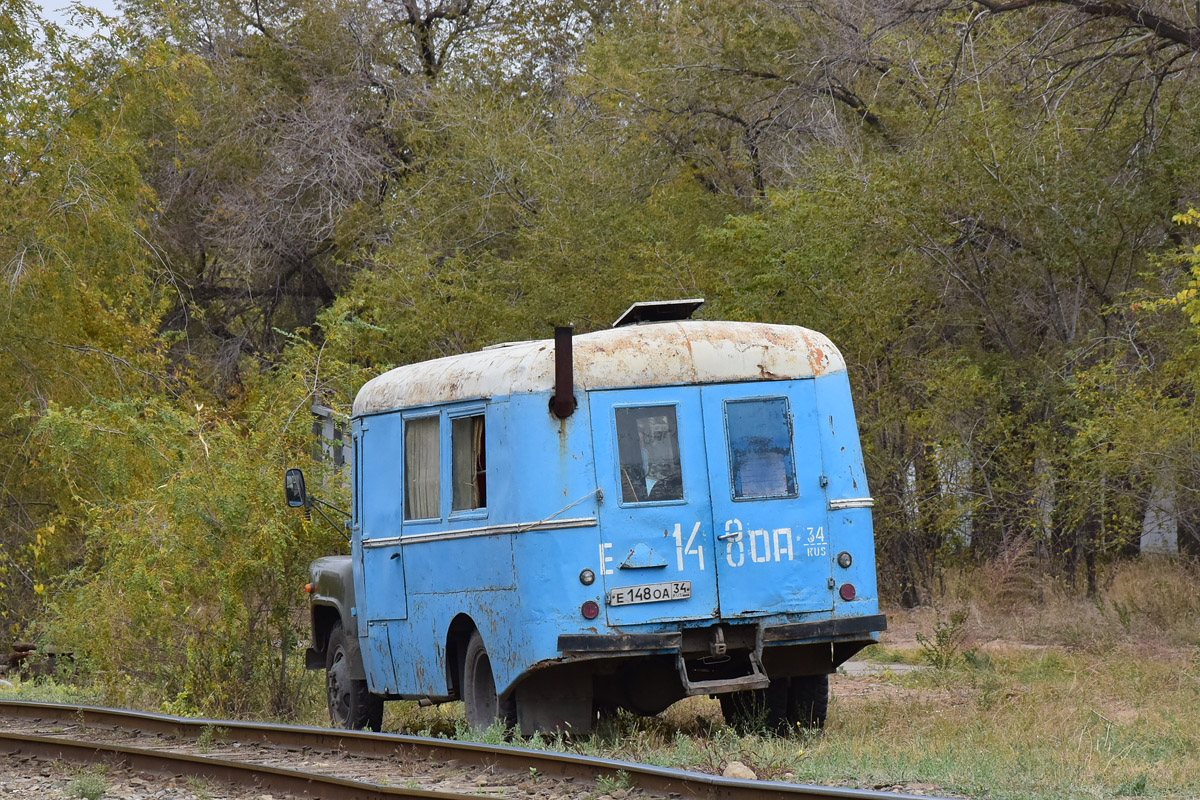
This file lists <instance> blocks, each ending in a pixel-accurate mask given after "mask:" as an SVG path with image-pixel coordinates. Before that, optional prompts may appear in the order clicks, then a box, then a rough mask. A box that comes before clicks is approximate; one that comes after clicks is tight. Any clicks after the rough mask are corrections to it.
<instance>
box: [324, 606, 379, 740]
mask: <svg viewBox="0 0 1200 800" xmlns="http://www.w3.org/2000/svg"><path fill="white" fill-rule="evenodd" d="M349 652H350V648H349V647H348V646H347V642H346V632H345V630H344V629H343V628H342V623H340V622H339V623H337V624H336V625H334V626H333V630H332V631H330V633H329V644H328V645H327V646H326V648H325V695H326V698H327V699H328V703H329V721H330V722H332V723H333V727H335V728H346V729H347V730H352V731H356V730H361V729H363V728H370V729H371V730H373V731H375V732H378V731H379V730H380V729H381V728H382V727H383V698H382V697H380V696H379V695H375V694H371V692H370V691H369V690H368V689H367V682H366V681H364V680H357V679H355V678H351V677H350V660H349V659H348V658H347V656H348V654H349Z"/></svg>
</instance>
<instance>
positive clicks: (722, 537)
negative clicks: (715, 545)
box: [717, 531, 742, 542]
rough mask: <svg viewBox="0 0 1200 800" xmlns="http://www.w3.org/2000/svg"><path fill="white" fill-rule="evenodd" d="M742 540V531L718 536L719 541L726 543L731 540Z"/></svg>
mask: <svg viewBox="0 0 1200 800" xmlns="http://www.w3.org/2000/svg"><path fill="white" fill-rule="evenodd" d="M740 538H742V532H741V531H730V532H729V533H722V534H721V535H720V536H718V537H717V541H718V542H724V541H728V540H729V539H740Z"/></svg>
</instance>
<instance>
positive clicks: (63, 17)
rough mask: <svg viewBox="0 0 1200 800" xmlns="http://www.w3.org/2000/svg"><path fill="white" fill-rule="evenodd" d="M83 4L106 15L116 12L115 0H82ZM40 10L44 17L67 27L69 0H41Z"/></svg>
mask: <svg viewBox="0 0 1200 800" xmlns="http://www.w3.org/2000/svg"><path fill="white" fill-rule="evenodd" d="M82 2H83V4H84V5H86V6H89V7H91V8H95V9H97V10H99V11H101V12H103V13H104V14H106V15H108V16H115V15H116V13H117V4H116V0H82ZM41 6H42V11H43V12H44V13H45V15H46V18H47V19H50V20H52V21H54V22H57V23H58V24H59V25H62V26H63V27H69V26H70V25H71V23H70V8H71V0H41Z"/></svg>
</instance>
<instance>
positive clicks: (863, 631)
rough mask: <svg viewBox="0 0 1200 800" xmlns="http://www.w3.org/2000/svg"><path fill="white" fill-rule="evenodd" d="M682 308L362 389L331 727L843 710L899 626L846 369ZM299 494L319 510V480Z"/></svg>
mask: <svg viewBox="0 0 1200 800" xmlns="http://www.w3.org/2000/svg"><path fill="white" fill-rule="evenodd" d="M679 307H680V304H679V303H668V304H635V305H634V307H632V308H631V309H630V311H629V312H627V313H626V315H625V316H624V317H623V319H622V320H621V321H619V324H618V325H616V326H614V327H613V328H611V329H608V330H602V331H597V332H594V333H588V334H582V335H578V336H573V335H572V334H571V331H570V329H558V330H557V331H556V336H555V339H553V340H545V341H530V342H520V343H511V344H502V345H496V346H493V347H489V348H486V349H484V350H481V351H479V352H474V353H468V354H463V355H457V356H450V357H447V358H441V359H437V360H434V361H428V362H423V363H419V364H410V365H407V366H402V367H398V368H396V369H393V370H391V371H390V372H387V373H386V374H383V375H380V376H378V377H376V378H374V379H373V380H371V381H370V382H368V383H367V384H366V385H364V386H363V387H362V389H361V390H360V391H359V393H358V395H357V397H356V399H355V402H354V410H353V418H352V434H353V512H352V525H351V530H352V533H351V537H350V538H351V541H350V554H349V555H348V556H346V555H342V556H329V557H325V558H320V559H318V560H317V561H315V562H314V563H313V564H312V567H311V583H310V584H309V587H308V588H309V591H310V603H311V617H312V646H311V647H310V648H309V649H308V651H307V666H308V667H309V668H310V669H323V670H325V673H326V686H327V689H328V698H329V712H330V718H331V720H332V722H333V724H334V725H336V726H341V727H347V728H362V727H370V728H372V729H375V730H378V729H379V727H380V723H381V719H382V712H383V703H384V701H386V700H389V699H418V700H423V701H430V702H435V703H438V702H446V701H452V700H462V701H463V702H464V704H465V709H466V718H467V721H468V722H469V723H470V724H471V725H472V726H477V727H481V728H485V727H488V726H489V725H491V724H494V723H495V721H496V720H500V721H501V722H503V723H504V724H505V725H506V726H512V727H515V728H517V729H518V730H519V731H520V732H522V733H524V734H526V735H528V734H530V733H532V732H533V731H537V730H553V729H567V730H570V731H572V732H574V733H576V734H583V733H586V732H588V731H589V730H590V729H591V728H592V726H593V724H594V723H595V721H596V719H597V717H598V715H599V714H603V713H605V712H612V711H614V710H615V709H619V708H624V709H628V710H630V711H632V712H634V713H637V714H643V715H650V714H655V713H658V712H659V711H662V710H663V709H665V708H666V707H667V706H669V705H670V704H672V703H674V702H675V701H677V700H679V699H681V698H684V697H687V696H692V695H710V696H715V697H717V698H719V699H720V701H721V707H722V709H723V711H724V713H725V715H726V718H727V719H729V720H730V721H732V722H740V721H744V720H746V719H749V718H751V717H752V716H755V715H756V716H757V718H758V719H759V720H760V721H762V720H765V721H766V722H767V723H769V724H771V725H779V726H781V727H782V726H789V727H791V726H795V725H806V726H815V725H820V724H822V723H823V722H824V719H825V715H826V708H827V703H828V691H829V690H828V676H829V674H830V673H832V672H833V671H835V670H836V669H837V667H838V665H839V664H841V663H842V662H843V661H845V660H846V659H847V658H849V657H850V656H851V655H853V654H854V653H855V652H857V651H858V650H859V649H861V648H862V647H864V646H865V645H867V644H870V643H872V642H874V641H878V637H879V632H880V631H882V630H884V629H885V627H886V620H885V618H884V616H883V615H881V614H880V612H879V605H878V598H877V593H876V578H875V551H874V539H873V533H872V521H871V507H872V505H873V502H872V500H871V497H870V494H869V492H868V491H867V483H866V476H865V474H864V472H863V461H862V453H861V448H860V444H859V437H858V430H857V427H856V424H855V418H854V411H853V407H852V403H851V395H850V384H849V380H848V376H847V372H846V366H845V362H844V360H843V359H842V356H841V354H840V353H839V352H838V350H837V348H836V347H834V345H833V344H832V343H831V342H830V341H829V340H828V339H827V338H826V337H825V336H823V335H821V334H819V333H816V332H814V331H811V330H808V329H805V328H802V327H797V326H789V325H770V324H760V323H745V322H717V321H699V320H692V319H686V318H684V319H678V318H673V317H679V316H686V314H687V313H688V311H690V307H688V306H684V309H685V310H684V313H682V314H681V313H679ZM286 489H287V494H288V499H289V502H290V503H291V504H293V505H297V506H307V505H311V503H312V500H311V499H310V498H309V497H308V496H307V494H306V493H305V491H304V485H303V476H302V475H301V474H300V473H299V471H297V470H289V471H288V475H287V478H286Z"/></svg>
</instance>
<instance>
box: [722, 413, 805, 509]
mask: <svg viewBox="0 0 1200 800" xmlns="http://www.w3.org/2000/svg"><path fill="white" fill-rule="evenodd" d="M772 400H776V401H777V400H782V401H783V420H784V424H785V425H786V426H787V437H788V453H789V456H790V459H791V461H790V466H791V470H792V475H791V477H792V491H791V492H789V493H787V494H771V495H761V496H755V497H738V494H737V484H736V482H735V472H734V463H733V438H732V437H731V436H730V430H729V406H730V404H737V403H762V402H766V401H772ZM721 420H722V422H723V423H724V427H725V460H726V466H727V468H728V470H729V499H730V500H731V501H732V502H734V503H757V502H765V501H770V500H794V499H796V498H797V497H799V496H800V477H799V476H800V471H799V465H798V464H797V462H796V450H797V447H796V426H795V420H794V419H793V417H792V404H791V402H790V400H789V398H788V396H787V395H786V394H773V395H760V396H755V397H727V398H725V399H724V400H722V401H721Z"/></svg>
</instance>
